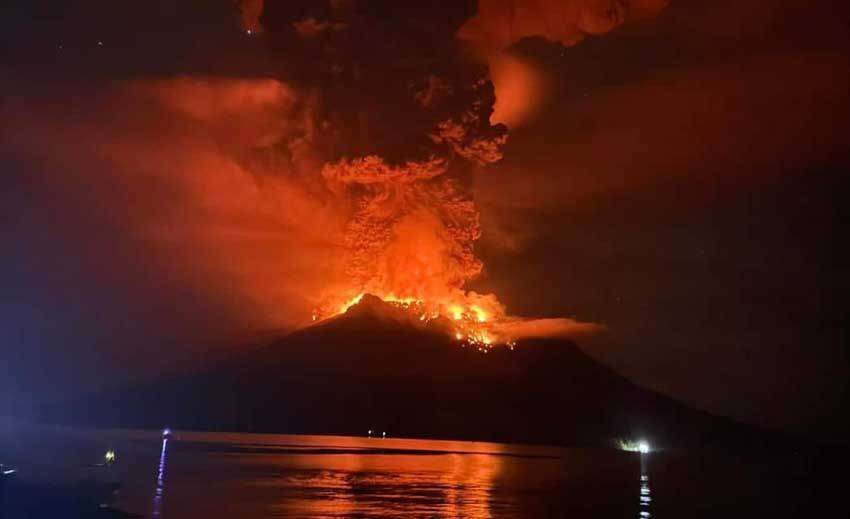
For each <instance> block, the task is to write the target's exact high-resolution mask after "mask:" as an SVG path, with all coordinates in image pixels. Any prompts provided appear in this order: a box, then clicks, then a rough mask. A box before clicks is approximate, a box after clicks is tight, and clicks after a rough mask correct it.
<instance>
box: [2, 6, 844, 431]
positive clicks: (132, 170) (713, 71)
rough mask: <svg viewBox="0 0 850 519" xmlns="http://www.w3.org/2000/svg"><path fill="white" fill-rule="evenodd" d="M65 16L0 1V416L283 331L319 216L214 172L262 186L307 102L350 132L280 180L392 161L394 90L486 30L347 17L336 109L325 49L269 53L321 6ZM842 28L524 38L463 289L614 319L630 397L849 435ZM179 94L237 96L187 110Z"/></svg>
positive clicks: (613, 334)
mask: <svg viewBox="0 0 850 519" xmlns="http://www.w3.org/2000/svg"><path fill="white" fill-rule="evenodd" d="M514 3H515V4H535V3H534V2H514ZM544 3H545V2H544ZM575 3H576V4H580V3H581V2H575ZM638 3H641V2H638ZM647 3H648V2H647ZM70 4H71V3H68V2H60V1H42V2H23V1H21V2H14V1H13V2H11V3H6V4H4V6H3V7H0V116H2V118H0V120H2V127H0V130H2V133H0V164H2V172H0V175H2V176H0V240H2V241H1V242H0V243H2V251H3V254H2V255H0V286H2V287H3V290H2V293H0V345H2V346H0V348H2V349H0V351H2V354H0V355H2V356H1V357H0V393H2V395H3V397H0V405H5V406H7V407H8V408H13V409H17V410H20V409H24V410H25V409H27V408H28V406H29V404H30V403H34V402H37V401H42V400H45V399H51V398H56V397H58V396H60V395H62V396H67V395H78V394H83V393H85V392H88V391H91V390H94V389H98V388H103V387H114V386H116V385H121V384H126V383H128V382H129V381H132V380H139V379H145V378H150V377H153V376H156V375H158V374H160V373H164V372H168V371H175V370H176V371H181V370H187V369H193V368H197V367H198V366H199V365H203V364H205V363H207V362H212V361H214V360H215V359H216V358H219V357H220V356H221V355H222V354H224V353H226V352H228V351H232V350H233V349H234V348H245V347H247V346H246V345H251V344H259V343H261V342H262V339H261V337H262V336H263V335H262V334H267V333H269V332H270V331H271V330H275V329H281V330H286V329H291V328H292V327H294V326H296V325H297V324H298V323H300V322H302V321H303V315H304V312H305V311H308V310H309V309H308V308H306V306H305V304H306V303H305V301H304V300H305V296H304V294H305V293H306V292H309V291H310V290H312V287H314V286H317V283H318V282H319V281H320V280H321V278H322V277H323V275H324V273H323V270H322V268H323V266H322V263H321V261H316V258H317V257H319V258H321V257H324V256H323V254H324V252H323V251H326V248H325V244H324V243H323V242H322V239H323V237H322V236H321V234H320V233H312V232H310V231H309V230H305V229H302V228H301V226H299V223H298V222H299V221H303V220H305V219H309V218H311V217H314V218H316V220H317V221H318V220H320V218H319V217H318V216H316V215H317V214H319V212H320V211H319V210H320V209H321V208H317V207H314V206H312V205H311V203H308V202H307V201H302V200H301V199H300V198H299V199H298V200H297V201H293V200H295V199H294V198H285V197H286V196H290V195H291V193H289V191H287V188H288V185H283V186H280V187H278V186H277V184H275V183H274V182H275V181H274V180H273V178H272V177H267V176H264V174H259V173H258V174H257V175H256V176H254V177H252V178H251V181H250V182H245V183H239V182H236V183H234V182H233V180H232V179H231V178H230V177H225V176H222V175H220V174H217V173H215V171H218V170H219V169H220V168H225V167H228V164H231V162H230V159H231V158H232V159H233V163H236V164H239V165H240V167H244V168H245V169H252V168H253V169H257V170H260V169H262V170H265V169H267V168H268V167H269V166H268V164H266V163H263V165H262V166H261V167H260V166H256V165H255V164H254V163H252V162H251V161H252V160H255V159H254V158H253V155H250V154H249V151H251V150H253V149H254V147H255V146H256V143H257V142H264V139H265V137H266V136H267V135H272V134H274V135H276V136H280V133H281V132H283V135H284V136H283V137H282V138H284V139H287V142H293V143H294V142H301V141H300V140H303V139H306V138H307V137H305V136H304V134H303V132H304V130H303V129H302V127H301V126H297V125H295V124H294V123H291V122H290V121H298V120H300V119H299V117H300V114H301V111H299V110H302V108H298V107H302V106H311V107H313V108H311V110H313V109H315V110H321V111H322V113H324V114H326V117H327V118H328V120H332V121H341V122H339V123H338V124H335V125H334V126H333V131H336V132H338V133H339V138H338V139H337V141H334V144H333V145H326V146H324V147H318V146H317V148H316V149H318V150H319V151H315V150H314V149H312V148H311V151H310V153H307V152H305V154H304V155H303V156H302V155H300V154H299V153H300V152H299V151H298V149H296V148H295V146H294V145H293V149H294V150H295V151H293V152H292V156H293V157H296V158H297V164H296V165H297V166H298V167H299V168H302V167H303V168H309V167H311V164H312V162H313V161H316V160H319V158H323V157H327V156H330V155H333V156H335V157H337V156H341V155H344V154H352V153H362V154H365V153H375V152H381V153H384V152H385V153H388V154H390V153H396V152H398V150H399V149H400V147H402V148H403V146H405V144H403V143H402V142H407V136H408V135H409V134H413V131H414V130H413V128H414V127H415V126H416V125H418V124H420V123H421V121H418V120H416V119H415V117H416V115H415V114H413V115H410V116H408V115H409V114H404V113H400V114H396V115H390V116H388V120H387V121H384V119H385V118H384V117H383V116H384V115H385V114H387V113H392V112H393V107H392V104H393V99H394V98H393V95H394V94H393V92H394V90H392V89H394V88H396V86H398V85H401V86H398V88H399V89H403V88H402V87H403V86H404V85H406V84H407V83H405V81H406V79H405V80H404V81H402V79H400V78H401V77H405V78H406V77H407V76H404V74H414V73H418V71H419V70H420V69H422V68H423V67H434V66H436V67H438V68H441V69H445V70H455V69H458V70H461V71H462V73H463V74H465V73H466V68H465V67H466V66H467V65H466V64H465V63H466V62H465V61H464V60H465V59H466V58H463V59H462V58H457V57H456V55H461V54H463V52H462V51H461V50H459V47H460V45H459V44H458V43H457V41H456V40H455V38H454V34H455V33H456V32H457V31H458V28H459V27H460V26H461V25H462V24H463V23H464V21H465V20H467V19H468V18H470V17H471V16H473V15H474V14H475V12H476V2H466V3H464V2H457V3H456V4H455V5H452V6H451V7H446V6H445V5H443V4H445V3H444V2H419V3H415V5H411V6H404V7H399V6H395V7H392V6H391V4H394V3H392V2H382V1H376V2H374V3H372V4H370V5H369V6H368V7H363V8H362V9H363V10H362V11H358V12H359V13H361V15H362V20H367V21H366V22H358V23H360V24H359V25H356V26H355V27H357V28H358V30H362V32H359V33H356V34H355V35H354V36H347V37H350V38H351V44H350V46H348V48H347V52H348V53H350V55H345V56H341V57H339V60H340V61H341V62H342V63H351V62H354V63H357V67H356V68H357V74H354V73H352V76H351V77H352V78H357V79H356V80H357V81H363V82H364V84H366V85H368V88H365V87H364V90H363V91H362V92H356V93H352V92H351V91H350V89H347V88H346V87H347V86H350V84H352V83H351V82H353V81H355V80H354V79H349V80H346V81H348V82H346V81H341V83H340V84H339V85H335V84H328V83H327V82H326V81H325V80H324V79H323V78H324V77H325V76H323V74H325V70H324V68H323V66H324V65H323V63H324V61H323V60H324V59H325V57H326V55H325V54H322V52H323V51H322V50H317V49H318V47H317V44H315V43H313V42H308V43H306V44H299V43H297V42H296V43H293V42H292V41H291V39H292V38H291V37H289V36H288V35H287V31H290V32H291V27H292V20H296V21H297V20H301V19H307V18H310V17H314V18H315V19H317V20H321V19H322V16H326V15H327V12H328V9H329V8H328V7H327V6H326V5H325V4H326V2H318V1H317V2H274V1H272V0H269V1H267V2H266V13H265V14H264V15H263V17H262V18H261V19H260V20H261V21H262V24H263V26H264V32H263V33H262V34H256V33H255V34H252V35H248V34H246V33H245V30H244V28H243V27H242V26H240V14H239V10H238V8H237V7H236V6H235V5H234V4H233V3H232V2H230V1H227V0H221V1H200V0H198V1H192V0H186V1H181V0H170V1H169V0H160V1H148V2H106V1H95V0H87V1H84V2H74V3H73V6H72V5H70ZM125 4H126V5H125ZM362 4H365V2H362ZM564 4H571V2H564ZM535 5H536V4H535ZM351 8H352V9H356V8H357V7H351ZM848 15H850V8H848V6H847V5H846V3H845V2H838V1H835V2H832V1H826V0H815V1H812V0H808V1H805V0H780V1H777V0H773V1H771V0H751V1H747V2H741V1H732V0H719V1H714V2H702V1H687V0H672V2H671V3H670V5H668V6H667V7H666V8H665V9H663V10H661V11H660V12H658V13H653V15H652V16H647V17H642V18H641V19H640V20H637V21H634V22H633V23H626V24H624V25H623V26H622V27H619V28H616V29H614V30H613V31H612V32H611V33H610V34H605V35H599V36H591V37H589V38H587V39H585V40H584V41H581V42H575V44H574V45H570V46H564V45H562V44H560V43H553V42H548V41H544V40H543V39H540V38H527V39H524V40H522V41H520V42H518V43H516V44H514V45H513V47H512V49H511V52H512V55H513V56H514V57H515V58H516V59H518V60H520V61H521V62H522V63H523V64H524V65H523V66H524V67H527V68H526V69H525V70H531V71H533V73H532V74H533V81H532V83H534V86H533V87H524V86H522V85H524V84H525V83H522V81H520V83H521V84H520V86H519V87H517V88H518V89H519V90H518V92H517V93H512V92H509V93H510V95H513V96H517V97H520V98H523V97H529V98H533V99H534V100H535V101H536V103H535V104H534V106H533V107H532V109H530V110H529V112H528V113H525V114H523V117H521V118H517V119H515V120H511V121H507V122H508V125H509V126H510V137H509V139H508V141H507V144H506V145H505V148H504V150H503V153H504V158H503V160H502V161H500V162H497V163H495V164H493V165H489V166H486V167H484V168H482V169H481V171H478V172H477V173H475V175H474V176H473V177H471V178H472V180H471V186H470V189H471V192H472V193H473V194H474V197H475V199H476V201H477V202H478V205H479V208H480V210H481V225H482V237H481V239H480V240H479V241H478V243H477V244H476V251H477V253H478V255H479V257H480V259H481V260H482V261H483V264H484V270H483V273H482V275H481V276H479V277H478V278H477V279H475V280H474V281H472V282H471V283H470V284H469V285H468V286H469V287H470V288H472V289H475V290H478V291H484V292H488V291H492V292H494V293H496V294H498V295H499V298H500V299H501V300H502V302H503V303H504V304H505V305H506V306H507V307H508V309H509V310H510V312H511V313H512V314H516V315H527V316H539V317H558V316H569V317H573V318H575V319H579V320H581V321H587V322H594V323H599V324H602V325H604V326H605V327H606V328H607V331H606V332H605V333H602V334H598V335H596V336H594V337H592V338H587V339H584V340H582V341H580V345H581V346H582V347H583V349H584V350H585V351H587V352H588V353H590V354H591V355H593V356H594V357H596V358H597V359H600V360H602V361H604V362H605V363H607V364H609V365H611V366H612V367H614V368H615V369H616V370H618V371H619V372H621V373H623V374H624V375H626V376H628V377H629V378H631V379H633V380H635V381H636V382H638V383H640V384H641V385H644V386H647V387H651V388H654V389H657V390H659V391H662V392H664V393H665V394H669V395H671V396H673V397H676V398H678V399H681V400H683V401H685V402H687V403H689V404H692V405H694V406H697V407H699V408H702V409H706V410H709V411H712V412H716V413H719V414H723V415H728V416H732V417H734V418H737V419H741V420H745V421H748V422H753V423H758V424H762V425H768V426H773V427H780V428H784V429H787V430H792V431H797V432H801V433H804V434H807V435H809V436H812V437H816V438H822V439H841V438H843V437H844V436H843V435H844V434H846V433H847V432H848V430H847V428H846V424H845V423H844V422H845V421H846V420H845V419H844V418H843V416H842V414H843V412H844V411H846V407H847V405H846V404H847V380H848V375H850V369H848V365H850V363H848V351H847V340H846V330H847V322H848V314H847V305H846V293H847V289H848V288H850V287H848V271H847V258H846V256H844V254H843V252H842V249H843V248H844V247H842V246H843V241H845V238H844V236H845V234H846V233H845V231H844V229H843V223H844V221H845V219H846V216H847V215H846V211H847V210H846V208H845V205H844V199H845V192H846V189H845V188H846V187H847V180H846V179H847V173H848V167H850V147H848V142H847V136H848V135H850V119H848V114H850V96H848V92H850V29H848V27H850V25H848V20H850V16H848ZM375 20H377V22H376V21H375ZM423 27H426V28H428V29H427V30H426V29H423ZM411 28H413V29H414V30H411ZM328 30H335V29H328ZM344 30H349V31H351V32H352V33H353V32H354V31H352V30H351V29H350V28H349V29H340V31H344ZM404 34H408V35H409V36H406V37H408V38H409V39H410V41H406V45H404V44H402V45H395V43H397V42H399V41H402V43H405V40H404V38H405V37H404V36H401V35H404ZM571 43H573V42H571ZM420 53H421V56H420ZM470 59H471V58H470ZM423 63H425V64H424V65H423ZM435 63H436V65H435ZM481 66H482V65H481V64H480V63H479V64H469V65H468V67H469V68H470V69H474V68H475V67H481ZM358 67H359V68H358ZM445 70H442V71H445ZM399 71H401V72H399ZM410 71H413V72H410ZM346 73H347V72H343V74H346ZM507 74H508V76H509V77H513V76H511V72H510V71H509V72H508V73H507ZM516 74H517V75H518V77H520V79H522V77H523V75H522V74H521V73H520V72H516ZM458 75H462V74H460V73H459V74H458ZM177 76H191V77H194V76H197V77H203V78H207V80H208V81H209V82H210V83H209V84H210V85H219V84H222V83H221V82H223V81H227V83H226V84H227V85H229V86H227V87H226V88H224V89H222V90H218V89H217V88H218V87H215V86H213V87H210V88H211V90H210V91H209V92H207V94H205V95H208V96H209V99H200V100H195V99H192V96H191V95H187V94H186V93H185V92H184V91H183V90H181V88H182V87H181V86H180V84H179V83H178V84H176V85H177V86H175V83H173V82H171V81H172V80H173V79H174V78H175V77H177ZM361 77H366V78H368V79H366V80H361V79H360V78H361ZM258 78H259V79H258ZM263 78H273V79H277V80H279V81H280V82H282V83H283V84H284V85H286V88H285V89H283V90H277V89H272V88H271V87H269V86H268V84H266V83H256V81H262V80H263ZM239 81H247V82H248V83H239ZM234 82H235V83H234ZM383 84H386V85H388V86H386V87H385V88H386V89H387V91H386V92H382V91H381V90H380V89H381V88H383V87H382V86H381V85H383ZM396 84H398V85H396ZM234 85H235V86H234ZM258 85H259V86H258ZM243 86H244V88H245V89H249V88H250V89H251V90H250V91H251V92H256V91H257V90H256V89H257V88H261V89H265V90H262V92H265V94H263V95H266V96H269V97H262V96H260V97H257V96H254V97H251V96H250V95H248V96H247V97H246V96H245V95H243V93H242V92H243V90H241V88H242V87H243ZM509 86H510V85H509ZM498 87H499V86H498V85H497V97H498ZM399 91H401V90H399ZM505 91H507V90H505ZM222 92H223V93H222ZM290 95H292V96H293V97H297V99H298V101H297V102H293V106H295V107H294V108H293V107H292V106H290V104H288V103H289V101H288V99H289V97H288V96H290ZM271 98H273V100H272V101H269V99H271ZM308 98H309V99H311V101H310V103H314V105H311V104H310V103H308V102H306V101H303V99H308ZM162 99H165V101H163V102H164V103H165V104H168V103H173V104H174V106H178V107H179V108H180V109H186V110H188V111H189V112H190V114H191V115H192V117H195V119H194V120H193V121H194V122H192V123H187V122H186V121H185V120H178V119H177V118H174V117H171V116H169V113H170V112H168V110H166V109H163V108H161V107H160V105H159V104H157V103H159V102H160V101H161V100H162ZM210 99H211V101H210ZM196 101H197V103H199V104H194V103H195V102H196ZM207 102H209V103H211V104H215V105H216V106H217V107H219V105H226V109H224V108H216V110H224V112H219V111H212V110H210V111H209V112H208V111H206V108H208V106H207V105H206V104H204V103H207ZM231 105H233V106H235V108H233V107H232V106H231ZM169 106H172V105H169ZM269 106H273V107H274V110H269V109H268V107H269ZM315 106H320V109H319V108H315ZM186 107H188V108H186ZM220 113H225V115H220ZM198 114H200V115H198ZM375 114H378V115H375ZM379 115H380V116H379ZM370 117H371V118H370ZM281 120H286V121H287V124H288V126H286V128H284V129H283V130H281V128H280V127H281V124H280V121H281ZM349 120H356V121H360V122H359V123H358V124H360V126H359V127H358V128H359V129H358V130H357V131H356V132H355V131H353V130H352V129H351V128H352V127H353V126H352V125H346V123H347V121H349ZM198 121H200V123H199V122H198ZM362 121H365V122H362ZM376 121H377V122H376ZM421 124H424V123H421ZM198 127H201V130H198V129H197V128H198ZM293 128H295V129H293ZM323 132H325V133H331V130H328V129H319V130H318V131H317V133H319V134H322V133H323ZM328 140H330V138H328ZM322 142H325V141H322ZM340 143H343V144H340ZM299 149H300V148H299ZM385 149H386V150H389V151H385ZM222 157H226V158H228V161H225V160H223V159H222ZM234 157H235V158H234ZM317 157H319V158H317ZM292 160H293V163H296V159H292ZM270 185H271V186H273V188H272V187H268V186H270ZM258 186H259V187H258ZM273 189H274V190H276V191H273V194H272V195H269V194H268V193H269V192H270V191H272V190H273ZM275 193H276V194H275ZM280 197H284V198H280ZM305 200H306V199H305ZM317 211H319V212H317ZM283 213H286V214H288V215H290V216H287V217H283V216H280V215H281V214H283ZM321 225H324V222H318V223H316V226H321ZM328 225H330V224H328ZM317 265H318V266H317ZM270 309H272V310H270ZM2 409H3V408H2V407H0V410H2Z"/></svg>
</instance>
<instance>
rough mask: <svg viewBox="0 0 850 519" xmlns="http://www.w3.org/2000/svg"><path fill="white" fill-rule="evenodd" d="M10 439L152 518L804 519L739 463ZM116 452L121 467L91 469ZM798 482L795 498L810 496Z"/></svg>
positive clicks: (760, 469) (59, 436)
mask: <svg viewBox="0 0 850 519" xmlns="http://www.w3.org/2000/svg"><path fill="white" fill-rule="evenodd" d="M0 433H2V440H3V442H4V443H3V447H4V452H0V454H3V455H4V456H6V458H7V459H9V461H12V459H13V460H14V462H15V464H16V465H17V466H18V467H19V468H20V474H21V477H20V479H21V480H23V479H24V478H25V477H26V478H29V479H32V480H39V481H51V482H54V483H56V484H65V485H74V484H75V483H74V481H79V480H80V478H81V477H85V478H91V479H96V480H97V481H107V482H108V481H115V482H120V484H121V490H120V492H119V494H118V497H117V499H116V501H115V502H114V503H113V506H114V507H115V508H117V509H120V510H122V511H126V512H128V513H132V514H138V515H139V516H143V517H157V518H170V519H178V518H179V519H194V518H206V519H216V518H252V517H399V518H402V517H410V518H417V517H423V518H424V517H445V518H470V519H480V518H501V517H599V518H606V517H635V518H644V519H649V518H652V517H656V518H657V517H685V516H687V517H717V516H718V515H717V514H718V513H720V514H723V516H725V517H729V516H740V517H754V516H761V515H762V514H766V513H771V514H774V515H776V514H779V515H785V514H786V513H787V515H788V516H792V515H797V514H799V513H800V509H799V508H795V507H798V506H805V504H804V503H805V500H803V501H802V502H801V503H803V504H799V505H798V504H794V503H796V502H795V501H794V500H793V499H788V496H782V492H783V488H784V486H783V485H784V484H783V483H782V482H783V481H785V482H787V481H788V479H789V477H790V476H789V475H788V474H784V475H783V474H782V473H781V471H779V472H778V471H777V470H776V467H775V466H774V465H772V464H760V463H753V462H752V461H746V462H745V461H742V460H737V461H736V460H733V459H726V460H724V461H723V462H722V463H720V462H718V461H716V460H715V461H713V462H710V461H706V460H705V459H700V460H694V459H693V458H690V457H682V456H681V455H671V454H664V453H651V454H649V455H646V456H641V455H638V454H631V453H623V452H618V451H614V450H604V449H564V448H555V447H532V446H518V445H504V444H495V443H480V442H455V441H431V440H407V439H393V438H388V439H379V438H366V437H363V438H355V437H338V436H287V435H244V434H220V433H189V432H180V431H174V432H173V433H172V434H171V435H170V436H169V437H167V438H163V437H162V435H161V434H160V433H159V432H151V431H81V430H76V429H61V428H38V429H32V428H20V427H18V428H15V427H6V430H5V431H0ZM109 448H111V449H114V450H115V451H116V452H117V454H118V458H119V459H118V463H116V464H115V465H114V466H112V467H110V468H104V467H90V466H88V465H90V464H92V463H98V462H99V461H100V460H101V459H102V457H103V453H104V452H105V451H106V449H109ZM4 461H5V460H4ZM7 462H8V461H7ZM791 483H792V484H791V485H790V486H789V488H790V489H796V492H797V493H798V494H799V492H801V491H805V489H802V490H801V487H800V485H799V484H797V483H794V481H793V480H792V481H791ZM798 497H799V496H798ZM804 497H805V496H804ZM783 500H784V501H785V504H783ZM809 511H811V510H809ZM821 515H822V514H821ZM7 517H11V516H7Z"/></svg>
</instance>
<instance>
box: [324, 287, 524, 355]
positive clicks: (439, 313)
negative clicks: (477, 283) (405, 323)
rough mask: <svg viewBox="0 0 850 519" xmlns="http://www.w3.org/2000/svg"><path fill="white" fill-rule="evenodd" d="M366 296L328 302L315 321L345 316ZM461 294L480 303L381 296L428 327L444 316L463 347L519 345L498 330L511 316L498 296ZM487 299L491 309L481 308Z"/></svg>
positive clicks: (413, 319)
mask: <svg viewBox="0 0 850 519" xmlns="http://www.w3.org/2000/svg"><path fill="white" fill-rule="evenodd" d="M365 295H366V294H365V293H364V292H361V293H359V294H357V295H355V296H354V297H352V298H350V299H347V300H345V301H344V302H342V303H339V304H336V303H329V304H328V305H326V306H325V307H324V309H322V308H319V309H316V310H315V311H314V313H313V320H314V321H321V320H324V319H328V318H331V317H335V316H338V315H342V314H344V313H346V312H348V311H349V310H350V309H351V308H352V307H354V306H355V305H357V304H358V303H360V302H361V301H362V300H363V297H364V296H365ZM461 295H462V296H463V297H464V298H468V299H469V300H471V301H476V300H478V301H479V302H478V303H471V302H469V301H464V300H460V301H459V302H455V301H448V302H447V301H443V302H436V303H430V302H427V301H424V300H421V299H417V298H414V297H397V296H395V295H394V294H388V295H386V296H383V297H379V299H381V300H382V301H383V302H384V303H386V304H388V305H389V306H391V307H394V308H398V309H400V310H403V311H405V312H407V313H408V314H409V315H410V317H411V322H413V323H418V324H419V325H420V326H426V325H428V324H429V323H431V322H432V321H434V320H436V319H439V318H441V317H443V318H444V320H443V322H444V323H445V324H446V325H447V326H448V331H449V334H450V335H451V336H453V337H454V338H455V340H457V341H458V342H459V343H460V344H461V345H462V346H464V347H466V346H470V347H474V348H476V349H477V350H478V351H481V352H487V351H489V350H490V349H491V348H493V347H494V346H497V345H507V346H510V347H511V349H513V346H515V344H516V343H515V342H514V340H513V339H512V338H511V337H508V336H507V335H505V334H504V333H502V332H500V331H499V325H500V324H501V323H503V322H506V321H508V320H509V318H507V317H506V316H505V315H504V309H503V308H502V307H501V305H500V304H499V303H498V301H496V299H495V297H493V296H481V295H479V294H476V293H475V292H470V293H467V294H461ZM376 297H377V296H376ZM485 302H486V303H489V304H490V306H489V307H488V308H489V310H485V309H484V308H482V306H483V305H484V304H485Z"/></svg>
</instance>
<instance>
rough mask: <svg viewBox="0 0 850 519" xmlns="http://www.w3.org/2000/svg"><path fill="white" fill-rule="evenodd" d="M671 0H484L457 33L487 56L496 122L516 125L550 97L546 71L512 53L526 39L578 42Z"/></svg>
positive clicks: (646, 15) (648, 13) (647, 14)
mask: <svg viewBox="0 0 850 519" xmlns="http://www.w3.org/2000/svg"><path fill="white" fill-rule="evenodd" d="M668 3H669V0H479V2H478V12H477V14H476V15H475V16H474V17H472V18H470V19H469V20H468V21H467V22H466V23H465V24H464V25H463V26H462V27H461V28H460V30H459V31H458V38H460V39H461V40H462V41H464V42H465V43H466V44H467V45H468V46H469V47H470V48H471V49H472V51H473V52H474V53H475V54H476V55H477V56H478V57H479V58H480V59H483V60H485V61H486V62H487V63H488V65H489V67H490V73H491V78H492V80H493V83H494V85H495V88H496V104H495V111H494V113H493V117H492V119H491V120H492V122H494V123H504V124H507V125H508V126H510V127H515V126H518V125H520V124H522V123H523V122H525V121H526V120H528V119H529V118H530V117H532V116H534V115H535V114H536V113H537V111H538V110H539V108H540V105H541V104H542V102H543V100H544V98H545V97H546V91H547V85H546V83H547V81H546V78H545V77H544V75H543V73H542V72H541V71H540V70H539V69H538V68H536V67H535V66H534V65H532V64H531V63H529V62H528V61H527V60H524V59H522V58H520V57H519V56H516V55H512V54H511V53H509V52H508V51H509V49H510V47H511V46H512V45H514V44H516V43H518V42H520V41H521V40H523V39H525V38H543V39H545V40H548V41H550V42H553V43H559V44H561V45H565V46H568V47H569V46H573V45H576V44H577V43H579V42H581V41H582V40H584V39H585V38H587V37H589V36H599V35H603V34H606V33H609V32H611V31H613V30H614V29H616V28H618V27H620V26H622V25H624V24H627V23H630V22H636V21H641V20H645V19H647V18H650V17H652V16H655V15H656V14H658V13H659V12H661V11H662V10H663V9H664V7H665V6H666V5H667V4H668Z"/></svg>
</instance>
